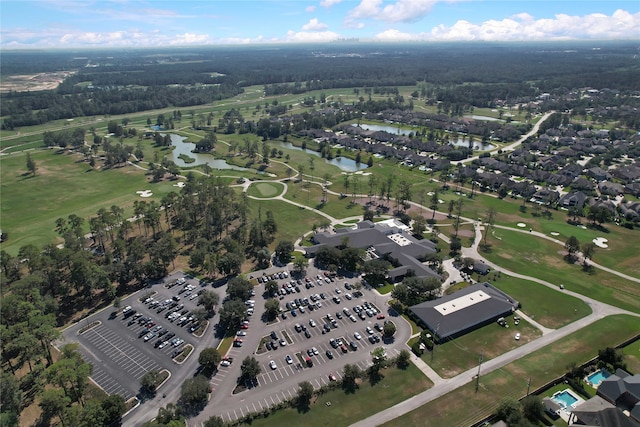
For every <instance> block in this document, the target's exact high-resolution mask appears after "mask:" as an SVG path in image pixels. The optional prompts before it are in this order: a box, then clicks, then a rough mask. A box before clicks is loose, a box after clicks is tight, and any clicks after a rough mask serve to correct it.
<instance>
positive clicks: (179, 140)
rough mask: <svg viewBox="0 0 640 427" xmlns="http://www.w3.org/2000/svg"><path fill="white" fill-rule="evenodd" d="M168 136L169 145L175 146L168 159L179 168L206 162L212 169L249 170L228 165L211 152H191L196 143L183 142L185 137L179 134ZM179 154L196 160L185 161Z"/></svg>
mask: <svg viewBox="0 0 640 427" xmlns="http://www.w3.org/2000/svg"><path fill="white" fill-rule="evenodd" d="M169 136H170V137H171V145H173V146H174V147H175V148H174V149H173V151H172V152H171V157H170V158H169V160H171V161H173V162H174V163H175V164H176V165H178V166H179V167H181V168H184V167H191V166H197V165H204V164H208V165H209V166H211V167H212V168H213V169H229V170H235V171H248V170H250V169H247V168H243V167H240V166H234V165H230V164H228V163H227V161H226V160H224V159H216V158H214V157H213V156H212V155H211V154H204V153H192V152H191V151H192V150H193V149H195V148H196V144H194V143H191V142H184V140H185V139H186V138H185V137H183V136H180V135H176V134H175V133H170V134H169ZM180 154H184V155H186V156H189V157H191V158H192V159H196V161H195V162H193V163H186V162H185V161H184V160H182V159H181V158H180V157H178V156H180Z"/></svg>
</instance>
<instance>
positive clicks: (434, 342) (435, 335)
mask: <svg viewBox="0 0 640 427" xmlns="http://www.w3.org/2000/svg"><path fill="white" fill-rule="evenodd" d="M438 329H440V322H438V325H437V326H436V332H435V333H434V334H433V338H432V340H431V341H432V342H433V347H432V348H431V363H433V355H434V354H435V352H436V337H437V336H438Z"/></svg>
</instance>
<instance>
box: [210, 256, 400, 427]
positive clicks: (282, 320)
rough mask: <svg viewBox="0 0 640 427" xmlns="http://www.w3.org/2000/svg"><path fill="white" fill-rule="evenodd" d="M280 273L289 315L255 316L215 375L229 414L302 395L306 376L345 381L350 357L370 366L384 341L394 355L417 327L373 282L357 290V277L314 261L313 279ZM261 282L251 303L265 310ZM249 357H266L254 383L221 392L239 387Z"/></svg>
mask: <svg viewBox="0 0 640 427" xmlns="http://www.w3.org/2000/svg"><path fill="white" fill-rule="evenodd" d="M271 270H274V269H271ZM279 271H286V270H285V269H280V270H279ZM311 273H313V275H312V274H311ZM259 274H260V273H259ZM269 275H270V276H271V272H270V273H269ZM253 277H254V278H255V277H256V273H253ZM258 277H264V276H258ZM275 280H276V282H277V283H278V289H279V291H278V297H277V298H278V299H279V301H280V306H281V307H282V309H283V313H284V316H282V315H280V316H278V318H277V320H276V321H275V322H273V323H271V324H265V323H263V322H262V321H260V320H259V319H257V318H254V317H248V319H249V320H250V322H249V325H247V329H241V330H240V331H239V336H238V337H237V338H238V339H241V340H242V344H241V346H233V347H231V349H230V350H229V352H228V354H227V356H228V357H230V358H232V359H233V363H232V364H231V365H230V366H221V367H220V369H219V371H218V372H217V373H216V375H214V376H213V377H212V379H211V385H212V389H213V390H214V391H213V393H214V400H215V401H216V403H218V405H220V404H222V402H224V404H223V405H222V407H224V408H225V409H226V410H225V411H224V413H222V414H221V416H222V417H223V419H225V420H229V421H231V420H235V419H237V418H238V417H241V416H243V415H246V414H247V413H248V412H254V411H260V410H262V409H266V408H267V407H270V406H273V405H274V404H277V403H279V402H280V401H283V400H288V399H291V398H292V397H295V396H296V395H297V393H298V383H299V382H300V381H309V382H310V383H311V384H312V385H313V386H314V387H315V388H319V387H321V386H323V385H325V384H327V383H329V382H331V381H334V380H340V379H341V376H342V368H343V366H344V365H345V364H347V363H350V364H353V365H357V366H358V367H360V368H361V369H363V370H364V369H366V368H367V367H369V366H370V365H371V364H372V355H371V351H372V350H373V349H375V348H377V347H383V348H384V349H385V351H386V353H387V355H388V357H389V358H391V357H395V356H396V355H397V354H398V353H399V351H400V349H401V348H402V345H403V343H404V342H405V341H406V339H408V337H409V335H410V333H411V331H410V327H409V325H408V324H407V323H406V322H404V321H398V318H397V317H391V316H390V315H389V313H388V312H387V311H386V300H385V299H384V298H383V297H380V296H379V295H378V294H377V293H375V292H373V291H371V290H368V289H364V288H363V289H361V290H357V289H355V286H354V285H355V284H356V283H357V281H358V280H359V279H358V278H347V279H340V280H338V279H337V278H335V277H331V278H330V277H329V276H327V275H325V273H324V272H323V271H316V270H315V269H313V268H310V269H309V278H308V280H306V279H304V278H302V279H300V281H298V279H295V278H292V277H291V276H290V275H289V274H287V277H284V276H283V277H282V278H281V277H277V278H276V279H275ZM292 281H293V283H292ZM260 282H261V283H259V284H258V286H257V287H256V296H254V297H252V300H253V302H252V303H251V304H252V305H254V306H255V307H256V308H257V309H258V310H262V307H263V306H264V302H265V300H266V298H268V295H264V294H263V292H264V289H265V288H264V283H265V281H264V280H262V279H261V280H260ZM287 290H288V292H287ZM347 295H348V296H347ZM378 299H380V304H378ZM296 300H298V301H297V302H296ZM292 303H293V304H295V305H293V304H292ZM299 303H302V304H299ZM287 304H288V307H287ZM365 304H366V305H365ZM379 305H380V306H381V307H379ZM301 306H302V309H301V308H300V307H301ZM294 307H295V308H294ZM356 307H359V308H357V309H356ZM365 307H366V308H365ZM381 308H382V310H381ZM358 311H359V312H360V313H358ZM367 311H368V313H367ZM389 320H393V321H394V323H395V324H396V327H397V332H396V336H395V337H394V338H395V339H391V340H387V341H386V342H385V340H384V339H383V338H382V328H383V325H384V322H386V321H389ZM267 343H268V344H267ZM352 343H353V344H352ZM274 344H275V348H274ZM283 344H284V345H283ZM267 345H268V347H269V348H267ZM246 356H254V357H256V359H257V360H258V362H259V363H260V367H261V374H260V375H259V376H258V377H257V384H255V387H252V388H251V389H250V390H248V391H246V392H242V393H240V394H238V395H232V396H228V395H223V396H219V395H217V393H222V394H226V393H228V392H230V391H231V390H232V389H230V388H229V387H230V386H229V384H230V383H234V384H235V381H236V380H237V378H238V376H239V371H240V370H239V366H240V364H241V362H242V360H243V359H244V358H245V357H246ZM218 407H220V406H218Z"/></svg>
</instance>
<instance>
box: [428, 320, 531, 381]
mask: <svg viewBox="0 0 640 427" xmlns="http://www.w3.org/2000/svg"><path fill="white" fill-rule="evenodd" d="M507 323H508V324H509V328H504V327H502V326H500V325H498V324H497V323H491V324H489V325H486V326H483V327H482V328H480V329H476V330H475V331H472V332H469V333H468V334H465V335H463V336H461V337H458V338H455V339H452V340H448V341H445V342H444V343H442V344H439V345H438V346H436V349H435V352H434V353H433V360H432V353H430V352H426V353H424V354H423V355H422V360H424V361H425V362H426V363H428V364H429V365H430V366H431V367H432V368H433V369H434V370H435V371H436V372H437V373H438V374H439V375H440V376H442V377H444V378H451V377H454V376H456V375H458V374H459V373H461V372H464V371H466V370H467V369H470V368H472V367H474V366H477V364H478V359H479V358H480V356H482V357H483V359H484V360H489V359H493V358H494V357H496V356H499V355H501V354H503V353H506V352H507V351H510V350H513V349H514V348H517V347H519V346H521V345H522V344H526V343H527V342H529V341H532V340H534V339H536V338H538V337H540V336H541V335H542V333H541V332H540V331H539V330H538V329H537V328H535V327H534V326H532V325H530V324H529V323H528V322H526V321H525V320H521V321H520V324H519V325H515V324H514V323H513V319H512V318H511V317H509V318H508V319H507ZM518 332H519V333H520V334H521V336H522V337H521V338H520V340H519V341H516V340H515V339H514V336H515V334H516V333H518Z"/></svg>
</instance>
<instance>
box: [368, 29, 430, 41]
mask: <svg viewBox="0 0 640 427" xmlns="http://www.w3.org/2000/svg"><path fill="white" fill-rule="evenodd" d="M419 39H420V36H419V35H416V34H410V33H403V32H401V31H398V30H386V31H383V32H381V33H378V34H376V35H375V37H374V40H376V41H381V42H399V41H404V42H406V41H414V40H419Z"/></svg>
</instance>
